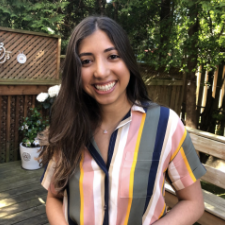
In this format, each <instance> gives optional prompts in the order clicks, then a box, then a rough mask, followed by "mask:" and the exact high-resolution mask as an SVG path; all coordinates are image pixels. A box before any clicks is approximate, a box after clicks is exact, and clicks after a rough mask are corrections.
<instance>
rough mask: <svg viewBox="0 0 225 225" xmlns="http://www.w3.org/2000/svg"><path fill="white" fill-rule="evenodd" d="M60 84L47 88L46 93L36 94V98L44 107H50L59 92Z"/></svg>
mask: <svg viewBox="0 0 225 225" xmlns="http://www.w3.org/2000/svg"><path fill="white" fill-rule="evenodd" d="M60 87H61V85H55V86H52V87H50V88H49V89H48V93H45V92H41V93H40V94H39V95H38V96H37V98H36V99H37V100H38V101H39V102H40V103H41V104H42V105H43V107H44V109H49V108H51V106H52V104H53V102H54V100H55V98H56V96H57V95H58V93H59V90H60Z"/></svg>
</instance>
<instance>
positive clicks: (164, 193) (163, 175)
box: [161, 173, 165, 196]
mask: <svg viewBox="0 0 225 225" xmlns="http://www.w3.org/2000/svg"><path fill="white" fill-rule="evenodd" d="M164 176H165V175H164V173H163V183H162V188H161V193H162V195H163V196H164V195H165V192H164V193H163V188H164V182H165V177H164Z"/></svg>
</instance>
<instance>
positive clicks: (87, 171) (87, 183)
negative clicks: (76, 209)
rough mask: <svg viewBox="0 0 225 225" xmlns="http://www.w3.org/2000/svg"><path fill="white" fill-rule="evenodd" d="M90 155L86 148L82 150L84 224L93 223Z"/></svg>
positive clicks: (92, 177) (92, 172)
mask: <svg viewBox="0 0 225 225" xmlns="http://www.w3.org/2000/svg"><path fill="white" fill-rule="evenodd" d="M91 161H92V157H91V155H90V153H89V152H88V150H87V149H86V150H85V151H84V162H83V170H84V177H83V193H84V224H94V221H95V214H94V210H93V209H94V196H93V180H94V171H93V169H92V166H91Z"/></svg>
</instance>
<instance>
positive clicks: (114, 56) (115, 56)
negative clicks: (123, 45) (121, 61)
mask: <svg viewBox="0 0 225 225" xmlns="http://www.w3.org/2000/svg"><path fill="white" fill-rule="evenodd" d="M109 58H110V59H117V58H119V56H118V55H110V56H109Z"/></svg>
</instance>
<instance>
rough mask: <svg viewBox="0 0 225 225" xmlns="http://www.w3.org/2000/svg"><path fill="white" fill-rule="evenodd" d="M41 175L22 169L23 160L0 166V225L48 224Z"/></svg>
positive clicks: (36, 171) (35, 171) (38, 171)
mask: <svg viewBox="0 0 225 225" xmlns="http://www.w3.org/2000/svg"><path fill="white" fill-rule="evenodd" d="M42 173H43V169H38V170H33V171H30V170H24V169H22V167H21V162H20V161H16V162H9V163H3V164H0V225H11V224H13V225H38V224H42V225H47V224H49V223H48V219H47V216H46V213H45V201H46V196H47V191H46V190H45V189H44V188H43V187H42V186H41V184H40V178H41V175H42Z"/></svg>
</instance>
